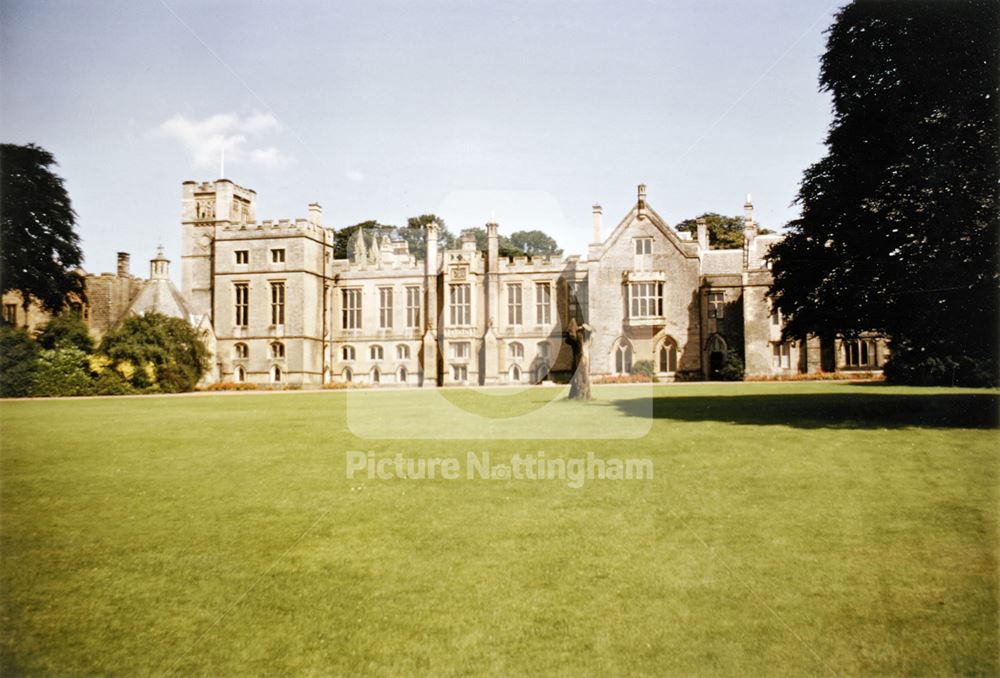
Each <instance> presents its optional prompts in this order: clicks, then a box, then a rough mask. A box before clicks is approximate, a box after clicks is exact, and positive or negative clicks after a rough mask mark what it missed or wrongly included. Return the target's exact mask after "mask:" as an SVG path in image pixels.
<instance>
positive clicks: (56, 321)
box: [38, 310, 94, 353]
mask: <svg viewBox="0 0 1000 678" xmlns="http://www.w3.org/2000/svg"><path fill="white" fill-rule="evenodd" d="M38 343H39V345H40V346H41V347H42V348H44V349H49V350H52V349H57V348H66V347H68V346H72V347H74V348H78V349H80V350H81V351H83V352H84V353H93V351H94V340H93V339H91V338H90V332H89V331H88V330H87V325H86V323H84V322H83V320H81V319H80V316H79V315H77V314H76V313H75V312H73V311H70V310H66V311H63V312H62V313H60V314H59V315H57V316H55V317H54V318H52V319H51V320H49V322H47V323H46V324H45V326H44V327H43V328H42V330H41V332H40V333H39V334H38Z"/></svg>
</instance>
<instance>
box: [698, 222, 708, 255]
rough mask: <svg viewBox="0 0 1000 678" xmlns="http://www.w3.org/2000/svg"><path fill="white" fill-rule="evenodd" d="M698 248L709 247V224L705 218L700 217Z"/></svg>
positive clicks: (705, 248)
mask: <svg viewBox="0 0 1000 678" xmlns="http://www.w3.org/2000/svg"><path fill="white" fill-rule="evenodd" d="M697 224H698V248H699V249H702V250H707V249H708V224H707V223H706V222H705V220H704V219H698V221H697Z"/></svg>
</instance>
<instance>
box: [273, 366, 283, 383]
mask: <svg viewBox="0 0 1000 678" xmlns="http://www.w3.org/2000/svg"><path fill="white" fill-rule="evenodd" d="M271 383H272V384H280V383H281V368H280V367H278V366H277V365H272V366H271Z"/></svg>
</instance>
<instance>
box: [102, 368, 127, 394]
mask: <svg viewBox="0 0 1000 678" xmlns="http://www.w3.org/2000/svg"><path fill="white" fill-rule="evenodd" d="M93 388H94V395H133V394H135V393H138V391H136V390H135V389H134V388H132V384H130V383H129V382H128V381H127V380H126V379H125V377H123V376H122V375H121V374H119V373H118V372H116V371H115V370H104V371H103V372H100V373H99V374H97V375H96V376H95V377H94V386H93Z"/></svg>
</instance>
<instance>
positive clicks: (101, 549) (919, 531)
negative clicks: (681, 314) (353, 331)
mask: <svg viewBox="0 0 1000 678" xmlns="http://www.w3.org/2000/svg"><path fill="white" fill-rule="evenodd" d="M595 393H596V395H597V396H598V399H597V400H596V401H595V402H593V403H587V404H580V403H570V402H566V401H563V400H560V399H553V391H552V390H551V389H549V390H545V389H532V390H527V391H524V392H512V391H505V392H499V391H498V392H496V393H483V392H471V391H449V392H448V393H447V395H446V399H447V400H450V401H451V404H452V405H453V406H455V407H457V408H458V409H460V410H468V411H472V412H475V413H478V414H485V415H487V416H486V417H484V419H486V418H488V419H489V422H492V423H491V424H490V426H487V425H485V424H484V427H483V430H484V431H487V430H488V431H490V432H491V433H490V434H491V435H493V434H495V432H496V430H495V429H493V428H491V426H492V425H493V424H495V423H497V422H499V423H500V424H504V425H506V426H507V427H509V429H510V430H512V431H516V430H518V425H519V421H520V417H519V416H517V415H522V414H524V413H526V412H529V411H531V410H532V409H534V408H537V407H543V406H544V407H547V408H549V409H548V410H546V411H547V412H548V416H549V421H550V430H551V431H552V432H553V435H565V434H566V433H567V431H569V432H572V431H574V430H582V429H579V428H578V427H580V426H582V425H583V424H584V423H588V424H589V425H591V426H592V427H596V428H597V429H598V430H601V431H604V432H605V433H608V432H610V433H612V434H613V433H614V432H615V431H626V430H628V431H634V430H636V429H635V428H634V427H633V428H629V425H631V424H634V423H641V424H643V425H644V426H645V429H648V434H646V435H645V436H643V437H637V438H623V439H620V440H616V439H613V438H612V439H607V438H606V437H605V439H593V440H590V441H588V440H569V439H563V440H544V439H541V437H540V436H539V435H538V433H537V432H535V433H534V434H533V435H535V438H534V439H529V440H489V439H484V438H482V437H480V439H477V440H460V439H458V440H456V439H453V440H445V439H440V438H439V437H438V438H435V437H434V432H435V431H437V432H440V433H444V432H446V431H447V427H448V417H447V416H443V415H440V414H437V413H438V412H440V411H441V409H440V408H438V407H437V406H436V405H435V403H438V400H437V399H439V398H440V397H441V396H440V394H433V393H429V392H426V391H409V392H382V393H376V392H363V393H361V392H359V393H344V392H326V393H288V394H263V395H262V394H253V393H250V394H240V395H209V396H198V397H142V398H124V399H93V400H61V401H19V402H10V401H8V402H3V403H0V427H2V428H0V431H2V458H0V480H2V485H0V493H2V494H0V508H2V515H0V554H2V556H0V557H2V561H0V596H2V607H0V628H2V641H0V671H2V673H3V674H4V675H13V674H21V673H28V674H61V675H65V674H94V673H100V674H130V675H134V674H157V675H167V674H169V675H178V676H184V675H237V674H264V673H267V674H273V673H279V674H363V673H373V674H392V675H410V674H431V675H455V674H467V675H480V674H495V675H519V674H557V675H567V676H578V675H594V674H597V675H626V674H646V675H652V674H656V675H664V674H666V675H690V674H699V675H715V674H730V675H732V674H741V675H744V674H745V675H757V674H769V675H774V674H781V675H802V674H810V675H813V674H822V673H836V674H897V675H898V674H922V675H955V674H992V675H996V674H997V673H998V672H1000V664H998V661H1000V660H998V654H1000V650H998V635H997V629H998V585H997V580H998V562H997V552H998V507H1000V490H998V487H1000V478H998V470H1000V452H998V449H1000V446H998V442H1000V439H998V435H997V429H996V419H997V395H996V392H995V391H994V392H991V391H978V392H977V391H963V390H955V389H947V390H945V389H941V390H932V389H903V388H889V387H883V386H871V385H864V386H862V385H858V386H851V385H845V384H814V383H796V384H742V385H732V386H724V385H709V384H691V385H678V386H666V387H656V388H655V390H653V391H652V395H653V396H655V397H654V399H653V400H652V401H649V400H648V398H647V396H648V395H650V391H649V389H644V388H642V387H631V386H623V387H610V386H609V387H599V388H597V389H595ZM484 399H485V400H484ZM548 401H552V402H550V403H549V402H548ZM546 403H548V404H547V405H546ZM649 415H651V416H652V419H648V420H647V419H646V418H645V417H647V416H649ZM400 420H402V421H403V423H404V424H406V425H408V426H412V427H413V430H414V431H415V432H417V433H415V435H420V436H426V437H423V438H418V439H414V440H405V439H397V440H374V439H360V438H356V437H355V436H354V435H353V434H352V432H351V428H350V427H349V425H348V424H349V422H358V421H374V422H378V421H384V422H390V421H394V422H395V423H397V424H398V423H399V421H400ZM354 430H357V429H354ZM463 430H464V429H463ZM470 437H471V434H470ZM347 450H362V451H369V450H370V451H373V452H375V453H376V454H378V455H393V454H395V453H397V452H398V453H402V454H404V455H406V456H409V457H418V456H434V455H448V456H457V457H460V458H462V459H464V457H465V454H466V453H467V452H470V451H471V452H482V451H484V450H488V451H489V452H490V453H491V457H492V460H493V461H494V462H498V461H499V462H502V461H507V460H509V459H510V457H511V455H513V454H517V453H520V454H523V453H529V452H531V453H533V452H537V451H539V450H543V451H545V453H546V455H547V457H548V458H566V457H572V456H580V455H585V454H586V453H587V452H588V451H592V452H594V453H595V455H597V456H598V457H613V456H618V457H625V456H630V457H649V458H651V459H653V461H654V467H655V477H654V478H653V479H652V480H648V481H632V482H612V481H597V480H595V481H589V482H587V483H586V484H585V485H584V486H583V487H582V488H580V489H572V488H570V487H568V485H567V483H566V482H564V481H560V480H545V481H516V480H511V481H489V480H465V479H463V480H452V481H449V480H436V481H420V482H418V481H406V480H389V481H379V480H370V479H369V480H364V479H359V478H355V479H353V480H349V479H347V478H346V477H345V451H347Z"/></svg>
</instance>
